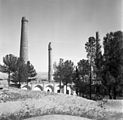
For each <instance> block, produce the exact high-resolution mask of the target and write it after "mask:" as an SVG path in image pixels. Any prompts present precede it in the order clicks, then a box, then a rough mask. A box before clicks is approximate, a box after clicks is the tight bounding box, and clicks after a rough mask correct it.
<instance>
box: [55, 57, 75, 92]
mask: <svg viewBox="0 0 123 120" xmlns="http://www.w3.org/2000/svg"><path fill="white" fill-rule="evenodd" d="M73 71H74V64H73V62H72V61H71V60H66V61H65V62H64V60H63V59H60V61H59V64H58V65H55V72H54V80H55V81H57V82H59V83H60V89H61V84H62V83H63V84H64V85H66V91H67V85H68V83H72V76H73Z"/></svg>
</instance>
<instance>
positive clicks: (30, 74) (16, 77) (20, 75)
mask: <svg viewBox="0 0 123 120" xmlns="http://www.w3.org/2000/svg"><path fill="white" fill-rule="evenodd" d="M36 75H37V73H36V70H35V69H34V66H33V65H32V64H31V63H30V61H28V62H27V64H26V63H24V62H23V61H20V59H18V69H17V71H16V72H14V73H13V74H12V78H13V80H12V82H15V83H18V82H19V84H20V83H22V82H26V83H27V85H28V82H30V81H31V80H35V79H36V78H35V76H36Z"/></svg>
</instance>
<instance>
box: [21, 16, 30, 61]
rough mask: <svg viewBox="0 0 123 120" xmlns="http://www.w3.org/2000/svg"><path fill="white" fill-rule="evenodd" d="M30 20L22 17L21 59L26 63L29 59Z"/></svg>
mask: <svg viewBox="0 0 123 120" xmlns="http://www.w3.org/2000/svg"><path fill="white" fill-rule="evenodd" d="M27 25H28V20H27V19H26V18H25V17H22V20H21V41H20V59H21V60H23V61H24V62H25V63H26V62H27V61H28V38H27V37H28V36H27V32H28V31H27Z"/></svg>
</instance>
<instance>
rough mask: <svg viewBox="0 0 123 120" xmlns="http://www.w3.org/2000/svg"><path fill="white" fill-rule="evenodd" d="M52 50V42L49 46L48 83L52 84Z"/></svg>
mask: <svg viewBox="0 0 123 120" xmlns="http://www.w3.org/2000/svg"><path fill="white" fill-rule="evenodd" d="M51 55H52V48H51V42H49V44H48V81H49V82H50V81H51V80H52V58H51Z"/></svg>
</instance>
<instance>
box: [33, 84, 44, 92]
mask: <svg viewBox="0 0 123 120" xmlns="http://www.w3.org/2000/svg"><path fill="white" fill-rule="evenodd" d="M33 90H36V91H43V87H42V86H41V85H36V86H35V87H34V88H33Z"/></svg>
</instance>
